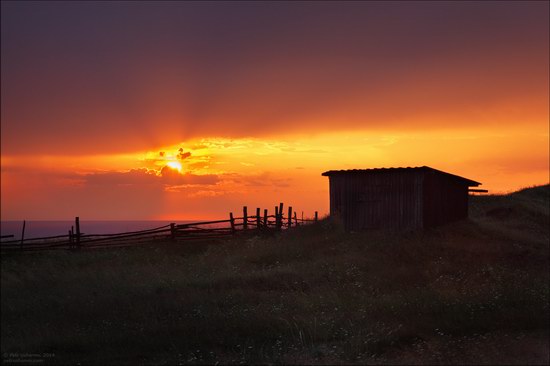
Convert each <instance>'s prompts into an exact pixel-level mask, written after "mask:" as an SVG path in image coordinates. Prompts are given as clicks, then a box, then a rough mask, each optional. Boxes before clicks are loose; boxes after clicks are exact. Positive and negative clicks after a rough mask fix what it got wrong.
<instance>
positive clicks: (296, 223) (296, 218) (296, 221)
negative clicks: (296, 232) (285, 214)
mask: <svg viewBox="0 0 550 366" xmlns="http://www.w3.org/2000/svg"><path fill="white" fill-rule="evenodd" d="M294 225H296V226H298V217H297V216H296V211H294Z"/></svg>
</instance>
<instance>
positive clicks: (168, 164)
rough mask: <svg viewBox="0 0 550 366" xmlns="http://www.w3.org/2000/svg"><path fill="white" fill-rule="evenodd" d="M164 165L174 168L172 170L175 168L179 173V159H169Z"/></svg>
mask: <svg viewBox="0 0 550 366" xmlns="http://www.w3.org/2000/svg"><path fill="white" fill-rule="evenodd" d="M166 166H168V167H170V168H172V169H174V170H177V171H178V172H180V173H181V169H182V167H181V163H180V162H179V161H169V162H168V163H166Z"/></svg>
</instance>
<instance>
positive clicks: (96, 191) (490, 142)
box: [1, 2, 549, 220]
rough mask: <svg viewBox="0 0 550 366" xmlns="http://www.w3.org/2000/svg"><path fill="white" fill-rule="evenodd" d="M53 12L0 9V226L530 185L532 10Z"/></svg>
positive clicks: (538, 169) (545, 139) (516, 5)
mask: <svg viewBox="0 0 550 366" xmlns="http://www.w3.org/2000/svg"><path fill="white" fill-rule="evenodd" d="M67 4H68V3H66V4H65V5H64V4H60V3H48V4H47V5H44V4H41V3H27V4H16V3H9V4H6V3H2V110H1V113H2V125H1V127H2V145H1V148H2V151H1V152H2V154H1V169H2V170H1V174H2V175H1V178H2V179H1V199H2V202H1V214H2V220H21V219H27V220H33V219H34V220H36V219H42V220H55V219H72V218H73V217H74V216H77V215H78V216H80V217H81V218H82V219H88V220H91V219H105V220H111V219H119V220H125V219H162V220H184V219H203V218H205V219H206V218H223V217H226V216H227V214H228V212H229V211H234V212H240V211H241V209H242V206H243V205H247V206H248V207H249V210H253V209H255V208H256V207H261V208H268V209H270V210H272V209H273V207H274V206H275V205H277V204H278V203H279V202H284V203H285V204H286V205H292V206H293V207H294V208H295V209H296V210H298V213H299V214H300V213H301V211H304V215H305V216H312V215H313V212H314V211H319V212H320V213H321V214H325V213H326V212H327V211H328V181H327V178H326V177H322V176H321V173H322V172H323V171H326V170H331V169H353V168H359V169H362V168H376V167H398V166H422V165H428V166H431V167H433V168H436V169H440V170H443V171H447V172H450V173H453V174H457V175H462V176H464V177H466V178H469V179H473V180H476V181H479V182H482V183H483V186H482V187H481V188H486V189H489V190H490V192H494V193H499V192H508V191H511V190H515V189H518V188H521V187H525V186H530V185H535V184H545V183H548V181H549V72H548V68H549V56H548V55H549V46H548V42H549V39H548V38H549V37H548V32H549V21H548V3H546V2H503V3H498V2H489V3H475V2H465V3H444V4H438V3H435V2H428V3H412V4H411V3H407V2H405V3H400V2H390V3H389V4H384V3H368V2H367V3H340V4H339V5H338V3H296V4H292V3H282V4H276V3H264V4H263V5H261V4H260V5H258V4H253V3H248V4H246V3H238V4H237V3H234V4H230V3H210V4H206V5H200V4H196V3H188V4H186V3H162V4H161V5H153V3H125V4H124V3H118V4H113V5H110V4H109V5H108V4H107V3H104V4H103V6H98V5H97V4H94V3H78V4H76V5H74V4H73V5H67ZM62 15H63V16H62ZM144 20H146V21H147V22H149V23H148V24H150V25H151V27H150V28H148V30H144V29H142V27H141V25H142V24H143V22H144ZM97 24H101V27H99V26H98V25H97ZM121 25H124V27H121ZM182 27H183V28H182ZM180 149H181V151H180ZM178 154H179V155H178ZM180 167H181V168H180Z"/></svg>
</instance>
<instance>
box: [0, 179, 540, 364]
mask: <svg viewBox="0 0 550 366" xmlns="http://www.w3.org/2000/svg"><path fill="white" fill-rule="evenodd" d="M549 205H550V202H549V186H544V187H535V188H530V189H526V190H522V191H519V192H516V193H513V194H510V195H506V196H477V197H472V199H471V202H470V219H469V220H468V221H463V222H458V223H455V224H452V225H447V226H443V227H439V228H436V229H431V230H427V231H423V232H412V233H401V234H392V233H387V232H366V233H344V231H343V230H342V229H341V227H340V226H339V225H338V223H336V222H333V221H330V220H323V221H321V222H319V223H317V224H314V225H309V226H304V227H300V228H297V229H295V230H290V231H287V232H281V233H279V234H276V235H274V236H271V237H270V236H262V237H256V236H252V237H249V238H246V239H233V240H228V241H225V242H222V243H212V244H209V245H206V244H202V245H197V244H183V245H178V246H173V245H170V244H167V245H158V246H154V247H153V246H151V247H128V248H119V249H105V250H103V249H98V250H94V251H81V252H74V251H54V252H40V253H23V254H20V253H15V254H13V255H9V256H2V277H1V289H2V295H1V306H2V309H1V310H2V312H1V322H2V324H1V325H2V328H1V336H2V338H1V351H2V353H25V352H27V353H35V354H38V353H52V354H54V356H52V357H47V358H45V359H44V360H45V362H46V363H76V362H80V363H82V364H121V363H126V364H153V363H154V364H158V363H168V364H178V363H184V364H185V363H189V364H201V363H205V364H215V363H216V362H219V363H221V364H239V363H255V364H256V363H293V364H297V363H298V364H299V363H306V364H315V363H319V364H339V363H345V364H354V363H356V364H381V363H382V364H384V363H386V364H399V363H401V364H415V363H416V364H418V363H431V364H434V363H435V364H464V363H473V364H547V363H548V361H549V360H548V357H549V353H548V341H549V339H550V337H549V333H548V332H549V328H548V324H549V318H548V316H549V315H548V314H549V312H548V310H549V289H548V281H549V273H548V264H549V262H548V260H549V240H550V235H549V229H548V224H549Z"/></svg>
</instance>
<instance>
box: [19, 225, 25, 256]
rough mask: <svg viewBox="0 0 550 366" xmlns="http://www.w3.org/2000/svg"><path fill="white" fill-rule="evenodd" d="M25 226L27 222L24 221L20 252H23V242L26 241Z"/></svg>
mask: <svg viewBox="0 0 550 366" xmlns="http://www.w3.org/2000/svg"><path fill="white" fill-rule="evenodd" d="M25 224H26V221H25V220H23V229H22V230H21V243H20V244H19V250H23V241H24V240H25Z"/></svg>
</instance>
